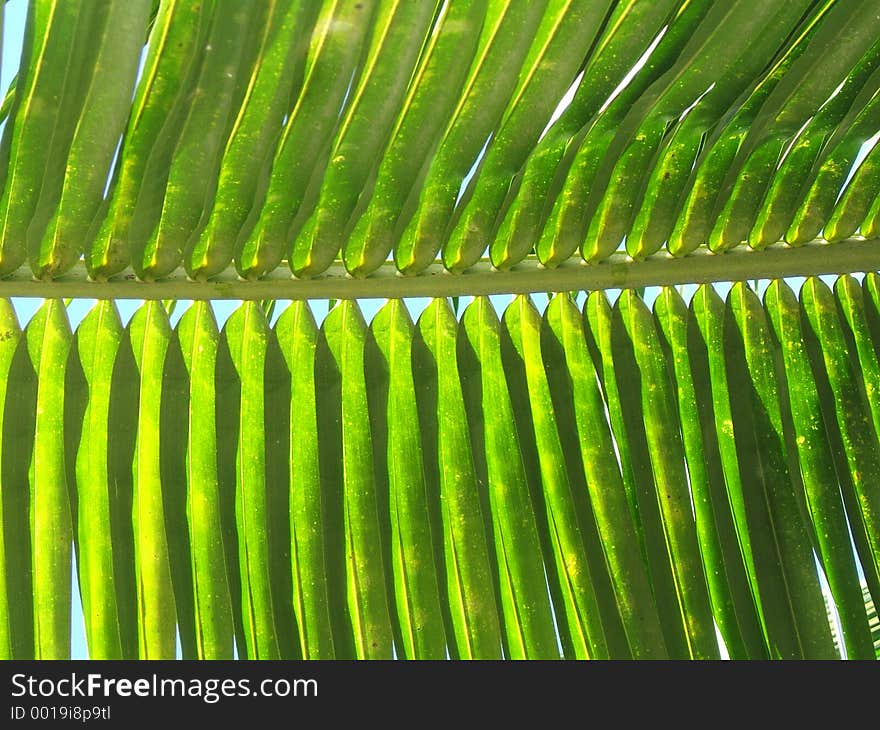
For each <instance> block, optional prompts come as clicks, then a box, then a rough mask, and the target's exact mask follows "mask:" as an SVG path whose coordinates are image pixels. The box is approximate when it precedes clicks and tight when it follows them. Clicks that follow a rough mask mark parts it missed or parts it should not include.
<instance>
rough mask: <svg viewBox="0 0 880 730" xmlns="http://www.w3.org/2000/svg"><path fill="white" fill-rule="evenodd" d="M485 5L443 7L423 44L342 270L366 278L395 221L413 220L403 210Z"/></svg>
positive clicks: (394, 235) (381, 256) (483, 1)
mask: <svg viewBox="0 0 880 730" xmlns="http://www.w3.org/2000/svg"><path fill="white" fill-rule="evenodd" d="M487 5H488V0H463V1H460V2H456V3H444V4H443V6H442V12H441V14H440V15H439V17H438V18H437V19H436V20H435V23H434V27H433V29H432V31H431V36H430V37H429V38H428V40H427V41H426V42H425V48H424V49H423V50H422V54H421V58H420V60H419V63H418V66H417V68H416V70H415V72H414V73H413V77H412V79H411V80H410V83H409V89H408V91H407V94H406V98H405V99H404V101H403V104H402V106H401V109H400V111H399V112H398V116H397V121H396V122H395V125H394V129H393V131H392V133H391V140H390V142H389V143H388V145H387V147H386V149H385V151H384V153H383V155H382V161H381V163H380V164H379V169H378V171H377V172H376V181H375V184H374V186H373V189H372V194H371V196H370V198H369V201H365V207H364V209H363V211H355V213H354V214H353V216H352V220H351V222H350V225H351V227H352V230H351V232H350V235H349V236H348V238H347V240H346V241H345V243H344V245H343V249H342V258H343V261H344V262H345V267H346V269H347V270H348V271H349V272H351V273H352V274H353V275H355V276H365V275H367V274H369V273H370V272H372V271H374V270H375V269H376V268H377V267H378V266H380V265H381V264H382V262H383V261H385V260H386V258H387V256H388V254H389V253H390V252H391V250H392V248H393V247H394V246H395V245H396V244H397V241H398V240H399V237H400V230H399V229H398V219H399V218H400V217H401V216H403V223H404V224H405V223H406V222H407V220H408V219H409V215H410V214H411V212H412V211H411V210H410V208H411V207H412V205H414V203H412V204H411V205H408V206H407V211H406V212H404V204H407V200H408V198H409V196H410V193H411V192H412V191H413V190H415V189H417V188H418V186H419V184H420V181H423V180H424V175H425V173H426V170H424V168H425V166H426V164H427V162H429V161H430V156H431V154H432V153H433V152H434V150H435V149H436V147H437V144H439V141H440V138H441V136H442V134H443V131H444V129H445V125H446V123H447V121H448V119H449V115H450V114H451V113H452V111H453V109H454V108H455V106H454V105H455V103H456V101H457V98H458V97H457V94H458V93H459V91H460V89H461V86H462V84H463V83H464V80H465V75H466V74H467V71H468V66H469V64H470V62H471V60H472V59H473V57H474V53H475V51H476V48H477V43H478V41H479V38H480V29H481V27H482V25H483V20H484V16H485V14H486V9H487Z"/></svg>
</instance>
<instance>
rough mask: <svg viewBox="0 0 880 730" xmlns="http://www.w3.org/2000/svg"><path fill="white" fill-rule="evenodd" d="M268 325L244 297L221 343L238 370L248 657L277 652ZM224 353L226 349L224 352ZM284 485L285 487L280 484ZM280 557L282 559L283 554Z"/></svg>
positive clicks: (239, 508) (239, 523) (238, 512)
mask: <svg viewBox="0 0 880 730" xmlns="http://www.w3.org/2000/svg"><path fill="white" fill-rule="evenodd" d="M269 334H270V331H269V326H268V323H267V321H266V317H265V315H264V314H263V312H262V310H261V309H260V308H259V306H258V305H257V303H255V302H245V303H244V304H242V305H241V306H240V307H239V308H238V309H237V310H236V311H235V312H234V313H233V315H232V316H231V317H230V318H229V319H228V320H227V321H226V324H225V325H224V327H223V335H222V337H223V340H222V344H221V345H220V347H221V348H226V349H227V353H228V357H229V359H230V360H231V362H232V364H233V366H234V367H235V371H236V373H237V376H238V385H239V388H240V396H239V399H238V402H239V410H238V424H237V428H236V459H235V525H236V532H237V534H238V568H239V575H240V581H241V621H242V632H243V639H244V646H243V647H242V646H240V647H239V651H241V652H243V653H244V652H246V654H247V656H248V657H249V658H252V659H278V658H280V656H281V654H280V649H279V636H278V630H277V627H276V622H275V614H274V609H273V600H274V596H273V593H274V591H275V590H277V587H275V586H273V580H272V578H273V575H272V574H273V570H272V567H271V564H272V563H273V562H274V561H276V560H277V561H280V560H281V559H282V557H283V556H280V555H273V554H272V553H271V552H270V545H269V541H270V539H271V538H270V525H269V522H270V509H269V505H270V503H271V502H272V496H271V494H270V492H271V491H273V490H277V489H278V485H277V484H273V483H272V482H271V481H270V480H269V479H268V478H267V464H266V461H267V459H266V442H267V434H266V401H265V370H266V351H267V348H268V342H269ZM224 354H226V353H224ZM285 490H286V487H285ZM285 562H286V560H285Z"/></svg>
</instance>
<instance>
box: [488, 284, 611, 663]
mask: <svg viewBox="0 0 880 730" xmlns="http://www.w3.org/2000/svg"><path fill="white" fill-rule="evenodd" d="M541 322H542V320H541V315H540V314H539V313H538V310H537V309H536V308H535V305H534V304H533V303H532V302H531V300H530V299H528V298H527V297H524V296H523V297H517V298H516V299H515V300H514V301H513V302H512V303H511V305H510V306H509V307H508V308H507V310H506V311H505V313H504V319H503V326H504V332H503V340H502V348H504V345H505V344H506V343H507V342H508V341H509V342H510V344H511V345H512V348H510V349H513V351H514V352H515V356H514V354H513V353H510V356H509V357H510V360H508V361H506V362H505V371H506V373H507V379H508V384H509V388H510V391H511V398H512V400H513V403H514V408H515V410H523V411H525V413H523V415H522V416H520V418H519V419H518V422H519V423H522V422H523V421H524V420H525V419H526V418H528V419H529V420H530V421H531V423H532V428H531V429H529V428H528V425H527V424H524V425H523V427H522V428H520V427H519V426H518V428H517V432H518V435H519V437H520V443H521V445H523V446H525V444H524V441H525V439H526V435H527V434H529V435H531V432H532V431H533V433H534V437H533V439H534V448H535V451H536V452H537V461H538V465H537V466H538V471H539V474H538V477H539V478H538V479H537V480H536V481H537V485H536V487H537V489H536V490H535V491H537V492H538V499H537V500H536V505H535V507H536V516H538V519H543V520H544V521H545V523H546V524H544V525H542V524H539V526H538V529H539V532H540V533H547V534H548V538H549V539H547V542H548V543H549V545H546V546H545V547H544V556H545V557H544V561H545V564H546V566H547V568H548V573H550V567H551V566H553V567H554V568H555V574H554V573H550V575H549V576H548V577H549V581H550V588H551V591H553V590H554V588H555V589H556V593H555V595H554V605H556V603H557V601H558V603H559V605H558V606H557V608H556V610H557V626H558V627H559V631H560V634H561V636H562V643H563V648H564V649H565V650H566V656H571V657H573V658H577V659H589V658H595V659H603V658H609V657H610V656H611V651H610V649H609V646H608V639H607V638H606V635H605V634H606V632H605V628H604V627H603V625H602V617H601V615H600V608H599V598H598V596H597V592H598V586H599V585H601V584H599V583H598V580H596V579H594V578H593V576H592V575H591V569H590V565H589V562H588V558H587V553H586V550H585V540H584V535H583V534H582V528H581V526H580V525H579V520H578V511H577V505H576V502H575V497H574V495H573V494H572V492H573V486H574V485H573V484H572V482H571V480H570V479H569V476H568V473H567V465H566V457H565V453H564V451H563V446H562V441H561V438H560V430H561V429H562V428H565V427H566V426H567V425H568V424H566V423H564V422H560V421H559V420H558V418H557V415H556V414H555V413H554V409H553V401H552V397H551V394H550V384H549V381H548V376H547V374H546V371H545V369H544V368H545V366H544V362H543V360H542V352H541ZM504 354H505V353H504V350H502V355H504ZM511 361H513V362H511ZM518 369H522V370H523V371H524V373H523V374H524V377H521V378H520V380H521V381H522V382H519V383H518V382H516V380H517V378H516V372H517V370H518ZM517 386H519V387H517ZM520 400H521V401H522V402H518V401H520ZM525 453H527V451H526V449H524V455H525ZM581 469H582V467H581ZM575 484H577V482H575ZM603 567H604V566H603ZM557 596H558V598H557ZM566 644H568V645H569V646H568V647H567V646H566Z"/></svg>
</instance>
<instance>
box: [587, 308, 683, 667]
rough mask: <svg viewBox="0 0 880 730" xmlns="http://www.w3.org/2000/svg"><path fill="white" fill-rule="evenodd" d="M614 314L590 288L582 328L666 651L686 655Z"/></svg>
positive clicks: (627, 355)
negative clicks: (600, 389) (602, 401)
mask: <svg viewBox="0 0 880 730" xmlns="http://www.w3.org/2000/svg"><path fill="white" fill-rule="evenodd" d="M616 320H619V317H617V316H616V315H615V312H614V311H613V310H612V308H611V306H610V305H609V303H608V300H607V298H606V297H605V294H604V292H593V293H591V294H590V295H589V297H588V298H587V301H586V303H585V305H584V324H585V334H586V337H587V344H588V346H589V348H590V354H591V356H592V358H593V362H594V367H596V370H597V373H598V374H599V377H600V382H601V383H602V387H603V391H604V397H605V400H606V402H607V403H608V410H609V416H610V421H611V429H612V433H613V435H614V442H615V444H616V445H617V447H618V452H619V454H620V463H621V472H622V477H623V483H624V486H625V489H626V496H627V501H628V502H629V512H630V517H631V519H632V520H633V524H634V525H635V529H636V533H637V535H638V537H639V544H640V548H641V554H642V559H643V560H644V561H645V565H646V568H647V570H648V575H649V577H650V581H651V590H652V592H653V594H654V601H655V605H656V607H657V613H658V617H659V620H660V624H661V627H662V631H663V639H664V643H665V646H666V651H667V654H668V656H669V657H671V658H684V657H687V656H689V649H688V640H687V636H686V634H685V626H684V624H683V622H682V620H681V608H680V606H679V601H678V597H677V595H676V589H675V577H674V576H673V574H672V570H671V565H670V561H669V558H668V548H667V546H666V540H665V536H664V531H663V524H662V520H661V516H660V513H659V509H658V504H657V497H656V496H655V486H654V474H653V470H652V467H651V454H650V451H649V448H648V441H647V439H646V435H645V426H644V422H643V419H642V403H641V397H640V392H639V389H636V388H632V387H628V386H627V385H626V384H628V383H635V382H638V381H639V377H640V376H639V372H638V369H637V365H636V363H635V361H634V359H633V357H632V351H631V348H630V347H629V346H628V345H627V344H626V339H625V337H626V336H625V335H624V338H623V339H622V338H621V337H620V333H621V325H620V322H619V321H616ZM621 345H622V346H621Z"/></svg>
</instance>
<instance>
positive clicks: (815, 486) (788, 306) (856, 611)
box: [764, 281, 874, 659]
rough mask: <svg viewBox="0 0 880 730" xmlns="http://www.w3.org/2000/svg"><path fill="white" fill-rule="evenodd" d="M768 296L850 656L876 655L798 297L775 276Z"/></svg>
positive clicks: (812, 510) (809, 495) (811, 503)
mask: <svg viewBox="0 0 880 730" xmlns="http://www.w3.org/2000/svg"><path fill="white" fill-rule="evenodd" d="M764 301H765V307H766V309H767V313H768V315H769V319H770V321H771V323H772V326H773V330H774V334H775V337H776V339H777V341H778V342H779V344H780V346H781V349H782V355H783V361H784V365H785V376H786V379H785V384H786V385H787V387H786V390H787V391H788V400H789V402H790V405H791V415H792V420H793V426H794V431H795V435H796V444H797V452H798V458H799V460H800V470H801V475H802V477H803V483H804V490H805V493H806V499H807V505H808V508H809V514H810V518H811V520H812V524H813V529H814V532H815V536H816V540H817V542H818V546H819V550H818V552H819V557H820V558H821V560H822V565H823V568H824V570H825V575H826V576H827V578H828V583H829V586H830V588H831V593H832V595H833V596H834V601H835V604H836V606H837V610H838V614H839V615H840V622H841V626H842V628H843V638H844V642H845V645H846V651H847V656H848V657H849V658H853V659H855V658H859V659H872V658H874V646H873V643H872V641H871V634H870V631H869V630H868V624H867V621H866V617H865V604H864V600H863V598H862V590H861V587H860V586H859V576H858V573H857V570H856V563H855V559H854V557H853V554H852V551H851V549H850V538H849V528H848V526H847V522H846V513H845V511H844V505H843V502H842V501H841V497H840V487H839V485H838V480H837V475H836V474H835V471H834V468H835V467H834V456H833V454H832V450H831V447H830V445H829V443H828V441H829V439H828V436H827V434H826V433H825V425H824V423H823V420H822V411H821V406H820V403H819V392H818V390H817V388H816V382H815V379H814V377H813V373H812V371H811V369H810V363H809V359H808V357H807V352H806V348H805V346H804V343H803V339H802V337H801V331H800V330H801V325H800V311H799V308H798V303H797V299H796V298H795V296H794V293H793V292H792V291H791V289H789V287H788V286H787V285H786V284H785V283H783V282H782V281H774V282H773V283H772V284H771V285H770V287H769V288H768V290H767V294H766V295H765V299H764Z"/></svg>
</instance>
